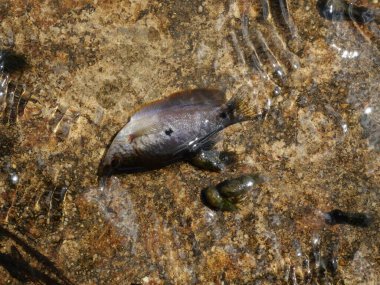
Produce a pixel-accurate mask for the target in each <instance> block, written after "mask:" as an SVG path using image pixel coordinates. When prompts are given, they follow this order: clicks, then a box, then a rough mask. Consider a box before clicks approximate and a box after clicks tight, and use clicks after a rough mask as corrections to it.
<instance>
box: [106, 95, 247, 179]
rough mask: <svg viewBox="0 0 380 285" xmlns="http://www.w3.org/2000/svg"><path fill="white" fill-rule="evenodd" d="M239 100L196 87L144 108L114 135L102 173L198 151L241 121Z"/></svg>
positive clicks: (156, 165) (132, 168) (133, 169)
mask: <svg viewBox="0 0 380 285" xmlns="http://www.w3.org/2000/svg"><path fill="white" fill-rule="evenodd" d="M234 102H235V101H229V102H226V100H225V94H224V92H222V91H219V90H213V89H194V90H188V91H183V92H178V93H175V94H173V95H171V96H169V97H168V98H166V99H163V100H160V101H156V102H153V103H151V104H149V105H147V106H145V107H143V108H141V109H140V110H139V111H138V112H137V113H135V114H134V115H133V116H131V118H130V120H129V122H128V123H127V124H126V125H125V126H124V127H123V128H122V129H121V130H120V132H119V133H118V134H117V135H116V137H115V138H114V140H113V142H112V143H111V145H110V147H109V149H108V151H107V152H106V155H105V156H104V158H103V161H102V163H101V166H100V173H101V174H102V175H104V176H107V175H111V174H113V173H118V172H123V173H131V172H137V171H145V170H150V169H154V168H159V167H162V166H165V165H167V164H170V163H172V162H174V161H177V160H180V159H182V158H183V157H184V156H185V155H186V154H189V153H195V152H197V151H198V150H199V149H200V148H202V146H204V145H205V144H206V143H208V142H210V140H211V139H212V138H213V137H215V134H216V133H218V132H219V131H221V130H222V129H223V128H225V127H227V126H229V125H231V124H233V123H236V122H238V121H242V119H241V118H240V117H238V116H237V113H236V108H235V105H236V104H234Z"/></svg>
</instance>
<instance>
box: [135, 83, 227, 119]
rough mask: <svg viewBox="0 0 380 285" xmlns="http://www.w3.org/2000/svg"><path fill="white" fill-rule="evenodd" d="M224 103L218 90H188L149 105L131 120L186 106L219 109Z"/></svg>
mask: <svg viewBox="0 0 380 285" xmlns="http://www.w3.org/2000/svg"><path fill="white" fill-rule="evenodd" d="M225 103H226V97H225V93H224V92H223V91H221V90H218V89H190V90H184V91H180V92H176V93H173V94H171V95H170V96H168V97H166V98H164V99H161V100H158V101H154V102H152V103H149V104H147V105H145V106H143V107H142V108H140V110H139V111H137V112H136V113H135V114H134V115H133V116H132V117H131V120H138V119H139V118H141V117H143V116H147V115H150V113H152V115H153V113H154V112H158V111H162V110H167V109H170V108H179V109H180V108H183V107H188V106H197V105H199V106H209V107H219V106H222V105H223V104H225Z"/></svg>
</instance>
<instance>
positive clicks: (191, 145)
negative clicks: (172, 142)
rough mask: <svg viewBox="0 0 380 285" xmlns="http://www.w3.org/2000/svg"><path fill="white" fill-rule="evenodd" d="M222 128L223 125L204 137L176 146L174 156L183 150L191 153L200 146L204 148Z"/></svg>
mask: <svg viewBox="0 0 380 285" xmlns="http://www.w3.org/2000/svg"><path fill="white" fill-rule="evenodd" d="M222 129H223V127H219V128H217V129H215V130H214V131H212V132H210V133H209V134H207V135H206V136H204V137H201V138H199V139H196V140H194V141H189V142H186V143H184V144H181V145H180V146H178V147H177V148H176V150H175V152H174V154H173V156H177V155H178V154H179V153H181V152H183V151H187V152H190V153H194V152H197V151H198V150H199V149H200V148H202V147H203V146H204V145H205V144H207V143H208V142H209V141H210V139H212V138H213V137H214V135H215V134H216V133H218V132H220V131H221V130H222Z"/></svg>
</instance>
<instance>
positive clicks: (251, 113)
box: [227, 88, 262, 122]
mask: <svg viewBox="0 0 380 285" xmlns="http://www.w3.org/2000/svg"><path fill="white" fill-rule="evenodd" d="M242 89H244V90H239V91H238V94H236V95H234V96H233V97H232V98H231V99H230V100H229V101H228V102H227V108H228V109H229V111H230V112H231V113H232V114H233V118H234V120H235V121H236V122H242V121H249V120H255V119H257V118H258V117H260V116H261V115H262V112H260V111H259V110H258V109H257V106H255V104H254V99H253V96H250V95H249V92H247V90H246V89H245V88H242Z"/></svg>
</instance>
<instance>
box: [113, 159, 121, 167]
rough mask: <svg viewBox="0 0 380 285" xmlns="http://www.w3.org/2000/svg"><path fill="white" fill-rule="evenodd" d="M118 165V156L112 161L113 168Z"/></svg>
mask: <svg viewBox="0 0 380 285" xmlns="http://www.w3.org/2000/svg"><path fill="white" fill-rule="evenodd" d="M118 166H119V159H117V158H114V159H112V161H111V167H112V168H116V167H118Z"/></svg>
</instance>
